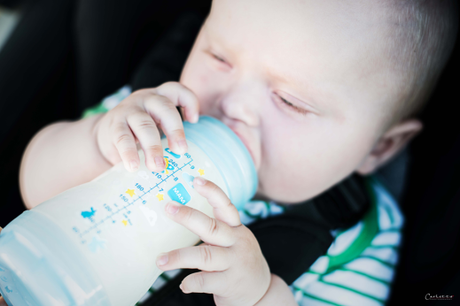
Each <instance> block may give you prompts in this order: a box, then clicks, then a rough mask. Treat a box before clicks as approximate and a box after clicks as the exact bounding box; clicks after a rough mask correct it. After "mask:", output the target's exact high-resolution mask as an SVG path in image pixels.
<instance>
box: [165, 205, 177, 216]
mask: <svg viewBox="0 0 460 306" xmlns="http://www.w3.org/2000/svg"><path fill="white" fill-rule="evenodd" d="M166 211H167V212H168V213H170V214H171V215H175V214H177V212H178V211H179V206H178V205H177V204H174V203H171V202H170V203H168V204H167V205H166Z"/></svg>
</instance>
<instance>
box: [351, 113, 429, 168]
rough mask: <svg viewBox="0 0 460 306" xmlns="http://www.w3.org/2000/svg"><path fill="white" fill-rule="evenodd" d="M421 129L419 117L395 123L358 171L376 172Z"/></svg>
mask: <svg viewBox="0 0 460 306" xmlns="http://www.w3.org/2000/svg"><path fill="white" fill-rule="evenodd" d="M421 130H422V123H421V122H420V121H419V120H417V119H407V120H404V121H401V122H400V123H398V124H396V125H394V126H393V127H391V128H390V129H389V130H388V131H386V133H385V134H383V135H382V136H381V137H380V139H379V140H378V141H377V143H376V144H375V145H374V148H373V149H372V151H371V152H370V153H369V154H368V155H367V156H366V157H365V159H364V160H363V161H362V163H361V164H360V166H359V167H358V168H357V169H356V172H358V173H360V174H363V175H365V174H370V173H372V172H374V171H375V170H377V169H378V168H379V167H381V166H382V165H383V164H385V163H386V162H387V161H388V160H390V159H391V158H392V157H393V156H395V155H396V154H397V153H398V152H399V151H401V150H402V149H403V148H404V147H405V145H406V144H408V143H409V141H410V140H411V139H412V138H413V137H414V136H415V135H417V134H418V133H419V132H420V131H421Z"/></svg>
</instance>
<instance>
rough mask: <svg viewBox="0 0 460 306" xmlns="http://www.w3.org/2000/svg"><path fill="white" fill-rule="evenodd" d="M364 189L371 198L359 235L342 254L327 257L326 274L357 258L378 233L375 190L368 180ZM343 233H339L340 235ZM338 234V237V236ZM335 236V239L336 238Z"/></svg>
mask: <svg viewBox="0 0 460 306" xmlns="http://www.w3.org/2000/svg"><path fill="white" fill-rule="evenodd" d="M365 181H366V187H367V190H368V192H369V194H370V196H371V206H370V208H369V211H368V212H367V213H366V214H365V215H364V218H363V219H362V221H361V222H362V224H363V228H362V229H361V232H360V233H359V235H358V237H357V238H356V239H355V240H354V241H353V242H352V243H351V245H350V246H349V247H348V248H347V249H346V250H345V251H344V252H342V253H340V254H338V255H336V256H331V255H327V256H328V257H329V267H328V269H327V271H326V272H325V273H326V274H329V273H331V272H332V271H334V270H336V269H338V268H339V267H341V266H343V265H344V264H346V263H348V262H350V261H352V260H353V259H355V258H357V257H359V255H360V254H361V253H362V252H363V251H364V250H365V249H366V248H367V247H368V246H370V244H371V242H372V240H373V239H374V237H375V236H376V235H377V233H378V232H379V225H378V224H379V223H378V214H377V197H376V194H375V190H374V189H373V187H372V182H371V180H370V179H366V180H365ZM342 233H343V232H341V234H342ZM341 234H339V235H338V236H340V235H341ZM338 236H337V237H338ZM337 237H336V239H337Z"/></svg>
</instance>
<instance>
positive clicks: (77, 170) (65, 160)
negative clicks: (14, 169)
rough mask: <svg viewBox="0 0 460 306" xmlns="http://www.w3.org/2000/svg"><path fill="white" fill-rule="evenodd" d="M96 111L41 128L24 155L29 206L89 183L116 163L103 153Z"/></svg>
mask: <svg viewBox="0 0 460 306" xmlns="http://www.w3.org/2000/svg"><path fill="white" fill-rule="evenodd" d="M102 116H103V114H101V115H96V116H92V117H89V118H86V119H82V120H78V121H74V122H57V123H54V124H51V125H48V126H47V127H45V128H43V129H42V130H40V131H39V132H38V133H37V134H36V135H35V136H34V138H33V139H32V141H31V142H30V143H29V144H28V146H27V148H26V151H25V152H24V155H23V157H22V161H21V167H20V172H19V185H20V189H21V195H22V199H23V201H24V204H25V205H26V207H27V208H28V209H31V208H33V207H35V206H37V205H38V204H40V203H42V202H44V201H45V200H47V199H50V198H52V197H53V196H55V195H57V194H59V193H61V192H63V191H64V190H67V189H69V188H72V187H74V186H77V185H80V184H83V183H86V182H89V181H91V180H92V179H94V178H96V177H97V176H98V175H99V174H101V173H103V172H105V171H106V170H108V169H110V168H111V167H112V166H113V165H112V164H111V163H110V162H108V161H107V160H106V159H105V158H104V156H102V154H101V153H100V150H99V148H98V145H97V142H96V137H95V125H96V124H97V122H98V120H99V119H100V118H101V117H102Z"/></svg>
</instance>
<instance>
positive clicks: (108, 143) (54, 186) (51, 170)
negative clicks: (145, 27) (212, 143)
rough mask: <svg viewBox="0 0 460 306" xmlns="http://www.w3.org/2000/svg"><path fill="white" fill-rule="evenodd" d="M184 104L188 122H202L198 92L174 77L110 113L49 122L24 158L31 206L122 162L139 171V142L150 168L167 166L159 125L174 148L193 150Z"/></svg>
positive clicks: (25, 194)
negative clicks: (184, 122)
mask: <svg viewBox="0 0 460 306" xmlns="http://www.w3.org/2000/svg"><path fill="white" fill-rule="evenodd" d="M178 106H181V107H182V108H183V109H184V112H185V114H186V119H187V120H188V121H190V122H197V121H198V113H199V112H198V107H199V106H198V100H197V98H196V96H195V95H194V94H193V93H192V92H191V91H190V90H188V89H187V88H185V87H184V86H183V85H181V84H179V83H176V82H168V83H164V84H163V85H161V86H159V87H157V88H150V89H142V90H138V91H137V92H134V93H133V94H131V95H130V96H129V97H127V98H126V99H125V100H123V101H122V102H121V103H120V104H118V105H117V106H116V107H115V108H114V109H112V110H110V111H109V112H108V113H105V114H102V115H97V116H93V117H89V118H86V119H82V120H79V121H75V122H58V123H55V124H52V125H50V126H47V127H45V128H44V129H42V130H41V131H40V132H39V133H38V134H37V135H35V137H34V138H33V139H32V141H31V142H30V143H29V145H28V146H27V148H26V151H25V153H24V156H23V158H22V162H21V167H20V174H19V181H20V182H19V184H20V189H21V195H22V198H23V201H24V203H25V205H26V207H27V208H29V209H30V208H33V207H35V206H37V205H38V204H40V203H42V202H43V201H46V200H48V199H50V198H52V197H54V196H56V195H58V194H59V193H61V192H63V191H65V190H67V189H69V188H72V187H75V186H78V185H81V184H83V183H86V182H89V181H91V180H92V179H94V178H96V177H97V176H99V175H100V174H102V173H103V172H105V171H106V170H108V169H110V168H111V167H112V166H113V165H115V164H117V163H119V162H121V161H123V163H124V165H125V167H126V169H127V170H128V171H135V169H136V168H137V167H138V166H139V163H140V161H139V155H138V153H137V152H138V146H137V145H136V142H139V145H140V146H141V147H142V150H143V151H144V154H145V157H146V161H145V163H146V166H147V168H148V169H149V170H150V171H162V170H163V169H164V166H165V164H164V160H163V149H162V146H161V139H160V133H159V130H158V126H159V127H161V130H162V131H163V132H164V133H165V134H166V137H167V138H168V145H169V147H170V148H171V149H172V150H174V152H177V153H185V152H186V150H187V143H186V142H185V134H184V127H183V125H182V120H181V116H180V114H179V112H178V111H177V108H176V107H178ZM133 163H134V167H132V166H131V165H132V164H133Z"/></svg>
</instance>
